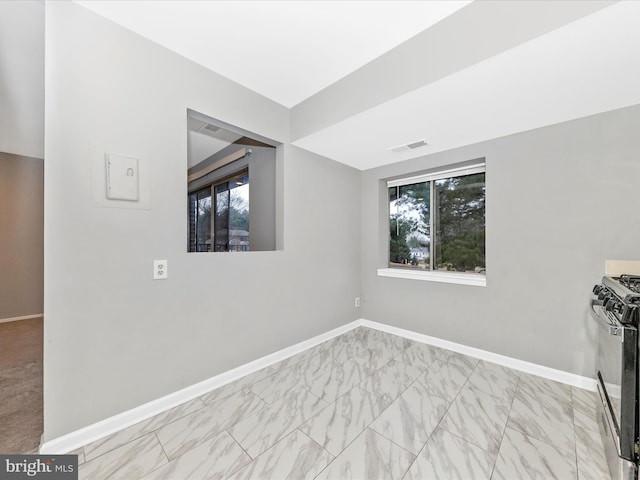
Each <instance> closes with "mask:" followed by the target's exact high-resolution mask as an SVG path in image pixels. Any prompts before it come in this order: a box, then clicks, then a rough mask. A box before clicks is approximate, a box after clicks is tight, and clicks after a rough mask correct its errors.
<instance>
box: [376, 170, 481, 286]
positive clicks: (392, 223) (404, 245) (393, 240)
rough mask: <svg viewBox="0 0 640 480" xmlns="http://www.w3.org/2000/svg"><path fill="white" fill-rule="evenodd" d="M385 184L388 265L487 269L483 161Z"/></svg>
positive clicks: (471, 270) (412, 268)
mask: <svg viewBox="0 0 640 480" xmlns="http://www.w3.org/2000/svg"><path fill="white" fill-rule="evenodd" d="M387 188H388V198H389V264H388V267H389V269H402V270H407V271H416V272H443V273H444V272H455V273H456V275H458V274H468V275H470V276H474V275H475V276H480V275H484V274H485V273H486V264H485V166H484V163H475V164H471V165H469V164H467V165H465V166H459V167H456V168H449V169H447V170H445V171H442V170H441V171H439V172H435V173H429V174H425V175H419V176H413V177H409V178H402V179H397V180H391V181H389V182H387ZM379 273H381V274H387V275H389V276H402V275H392V274H390V273H389V272H379ZM409 278H416V277H415V276H410V277H409ZM445 281H447V280H445ZM456 283H457V282H456ZM460 283H469V282H464V281H463V282H460ZM470 283H474V281H471V282H470ZM483 283H484V279H482V280H481V281H478V282H477V284H483Z"/></svg>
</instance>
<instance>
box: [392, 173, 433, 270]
mask: <svg viewBox="0 0 640 480" xmlns="http://www.w3.org/2000/svg"><path fill="white" fill-rule="evenodd" d="M429 196H430V183H429V182H421V183H414V184H411V185H402V186H399V187H391V188H389V227H390V232H389V233H390V237H389V238H390V242H389V266H390V267H393V268H419V269H429V244H430V232H429V215H430V214H431V209H430V207H429V199H430V197H429Z"/></svg>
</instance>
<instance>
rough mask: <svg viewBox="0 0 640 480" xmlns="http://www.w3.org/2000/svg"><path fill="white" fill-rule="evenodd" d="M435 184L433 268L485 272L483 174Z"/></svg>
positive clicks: (448, 179)
mask: <svg viewBox="0 0 640 480" xmlns="http://www.w3.org/2000/svg"><path fill="white" fill-rule="evenodd" d="M434 183H435V191H434V209H433V210H434V215H435V218H434V220H435V222H434V229H435V258H434V269H436V270H450V271H459V272H474V271H475V272H484V271H485V267H486V265H485V174H484V173H478V174H474V175H466V176H460V177H453V178H447V179H444V180H436V181H435V182H434Z"/></svg>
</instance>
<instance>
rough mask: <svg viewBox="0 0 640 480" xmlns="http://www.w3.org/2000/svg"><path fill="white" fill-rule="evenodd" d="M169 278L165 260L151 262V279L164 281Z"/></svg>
mask: <svg viewBox="0 0 640 480" xmlns="http://www.w3.org/2000/svg"><path fill="white" fill-rule="evenodd" d="M168 276H169V270H168V264H167V261H166V260H154V261H153V279H154V280H164V279H165V278H167V277H168Z"/></svg>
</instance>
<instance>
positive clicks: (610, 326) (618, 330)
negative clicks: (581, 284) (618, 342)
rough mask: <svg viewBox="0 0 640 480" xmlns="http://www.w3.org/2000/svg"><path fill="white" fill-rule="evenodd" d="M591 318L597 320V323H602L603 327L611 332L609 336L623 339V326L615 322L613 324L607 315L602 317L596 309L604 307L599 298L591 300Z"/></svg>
mask: <svg viewBox="0 0 640 480" xmlns="http://www.w3.org/2000/svg"><path fill="white" fill-rule="evenodd" d="M590 306H591V316H592V317H593V319H594V320H596V322H598V323H600V324H601V325H603V326H604V327H605V328H606V329H607V331H608V332H609V335H611V336H616V337H622V335H623V333H622V330H623V328H622V326H621V325H620V324H619V323H618V322H616V321H615V320H614V321H613V322H611V321H610V319H609V318H608V317H607V316H605V315H601V314H600V313H599V312H598V311H597V310H596V307H602V301H601V300H598V299H597V298H592V299H591V304H590Z"/></svg>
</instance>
